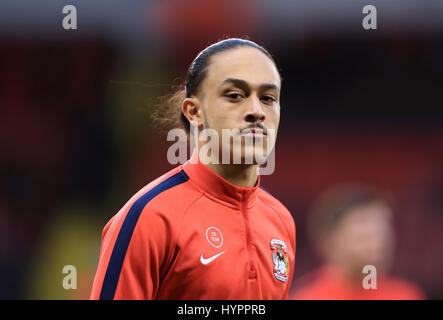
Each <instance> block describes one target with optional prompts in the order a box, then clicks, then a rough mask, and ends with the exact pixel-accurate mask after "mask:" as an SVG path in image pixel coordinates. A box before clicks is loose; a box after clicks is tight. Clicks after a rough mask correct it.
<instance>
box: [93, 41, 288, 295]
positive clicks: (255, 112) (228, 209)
mask: <svg viewBox="0 0 443 320" xmlns="http://www.w3.org/2000/svg"><path fill="white" fill-rule="evenodd" d="M280 87H281V78H280V74H279V72H278V69H277V66H276V64H275V62H274V60H273V58H272V56H271V55H270V54H269V53H268V52H267V51H266V50H265V49H264V48H263V47H261V46H259V45H257V44H256V43H254V42H252V41H249V40H243V39H226V40H223V41H220V42H217V43H215V44H213V45H211V46H209V47H207V48H206V49H205V50H203V51H202V52H200V54H199V55H198V56H197V57H196V58H195V60H194V61H193V62H192V64H191V66H190V68H189V71H188V75H187V80H186V84H185V87H184V89H183V90H179V91H178V92H177V93H175V94H173V95H172V97H171V99H172V100H167V105H165V106H163V107H164V110H166V111H170V113H169V114H167V116H169V118H172V119H174V118H176V119H177V121H181V122H180V123H181V126H183V127H184V128H185V130H186V132H187V134H189V133H190V124H191V123H192V124H193V125H194V126H195V128H197V129H198V130H204V129H213V130H215V131H216V133H217V137H215V138H214V137H211V139H219V144H218V146H219V148H220V150H218V149H217V151H219V152H218V153H217V155H215V154H214V153H216V152H213V153H212V151H211V152H209V153H210V155H209V157H211V158H212V160H215V161H210V162H209V163H207V164H205V163H203V162H202V161H201V158H202V153H201V152H200V153H199V152H194V153H193V155H192V156H191V160H190V161H188V162H186V163H185V164H184V165H181V166H179V167H177V168H175V169H173V170H171V171H170V172H168V173H166V174H165V175H163V176H162V177H160V178H158V179H156V180H155V181H153V182H152V183H150V184H148V185H147V186H146V187H144V188H143V189H142V190H140V191H139V192H138V193H137V194H136V195H135V196H134V197H132V199H131V200H130V201H128V202H127V204H126V205H125V206H124V207H123V208H122V209H121V210H120V211H119V212H118V213H117V214H116V215H115V216H114V217H112V219H111V220H110V221H109V222H108V224H107V225H106V226H105V228H104V230H103V236H102V246H101V252H100V262H99V266H98V269H97V273H96V276H95V279H94V284H93V288H92V293H91V299H106V300H107V299H193V300H194V299H287V298H288V293H289V287H290V284H291V281H292V276H293V269H294V260H295V224H294V221H293V218H292V216H291V214H290V212H289V211H288V210H287V209H286V208H285V207H284V206H283V205H282V204H281V203H280V202H279V201H278V200H277V199H275V198H274V197H273V196H271V195H270V194H269V193H267V192H266V191H264V190H263V189H261V188H259V186H260V175H259V170H258V169H259V161H258V160H257V158H256V156H257V154H258V153H256V151H257V150H256V149H257V148H260V150H261V151H264V152H261V155H263V154H265V157H267V155H269V153H270V152H271V151H272V149H273V144H274V143H275V138H276V134H275V135H272V133H271V131H275V132H276V131H277V128H278V124H279V120H280V100H279V98H280ZM224 129H228V130H237V133H236V135H238V136H240V137H242V136H247V135H249V136H252V137H256V138H258V139H263V140H264V139H265V137H266V136H267V135H268V134H269V135H272V139H273V141H270V142H267V143H266V144H264V143H263V144H261V146H259V145H257V144H255V143H254V145H247V144H246V142H243V138H241V139H240V140H241V141H242V142H241V143H240V144H239V145H241V149H242V151H241V162H240V163H235V162H234V163H232V158H233V148H232V143H233V142H232V139H228V140H227V141H223V139H221V138H222V136H223V135H222V130H224ZM200 143H201V144H200ZM204 143H205V142H202V141H201V140H199V148H198V150H202V146H203V145H204ZM270 143H271V145H270ZM226 145H228V147H227V146H226ZM229 145H231V146H230V147H229ZM225 147H226V148H227V150H230V156H231V161H230V162H229V163H227V164H226V163H225V162H223V163H222V161H221V157H220V156H221V155H222V154H223V153H224V152H223V151H224V150H226V149H224V148H225ZM251 154H254V157H255V160H254V162H251V163H247V162H245V159H246V157H247V155H251ZM218 157H220V158H218Z"/></svg>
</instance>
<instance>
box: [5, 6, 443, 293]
mask: <svg viewBox="0 0 443 320" xmlns="http://www.w3.org/2000/svg"><path fill="white" fill-rule="evenodd" d="M68 4H71V5H74V6H76V8H77V24H78V29H77V30H64V29H63V27H62V20H63V18H64V16H65V15H64V14H63V13H62V9H63V7H64V6H65V5H68ZM366 4H367V3H365V2H364V1H352V2H350V1H344V0H341V1H340V0H335V1H319V0H315V1H313V0H311V1H308V0H304V1H294V2H289V1H284V0H277V1H265V0H247V1H241V2H238V1H237V2H236V1H234V0H226V1H208V0H205V1H204V0H190V1H186V2H184V1H178V0H172V1H154V0H151V1H141V0H128V1H117V0H112V1H104V0H100V1H98V0H97V1H86V0H82V1H71V2H69V3H64V2H63V1H56V2H54V1H49V0H41V1H21V0H19V1H10V0H5V1H2V2H1V3H0V237H1V238H0V283H1V284H2V285H1V286H0V298H2V299H79V298H80V299H87V298H88V297H89V293H90V290H91V286H92V279H93V276H94V272H95V269H96V267H97V263H98V257H99V248H100V240H101V232H102V229H103V227H104V225H105V224H106V222H107V221H108V220H109V219H110V218H111V217H112V216H113V215H114V214H115V213H116V212H117V211H118V210H119V209H120V208H121V207H122V206H123V205H124V203H125V202H126V201H127V200H128V199H129V198H130V197H131V196H132V195H133V194H134V193H135V192H136V191H138V190H139V189H140V188H141V187H143V186H144V185H146V184H147V183H148V182H150V181H151V180H153V179H154V178H156V177H158V176H160V175H161V174H163V173H164V172H166V171H167V170H170V169H171V166H170V165H169V164H168V162H167V159H166V152H167V149H168V147H169V146H170V142H167V141H166V136H165V135H164V134H163V133H162V132H160V131H159V130H158V129H156V128H155V127H154V126H153V124H152V121H151V119H150V113H151V112H152V110H153V108H154V106H155V101H156V97H158V96H160V95H163V94H166V93H168V92H170V90H171V88H172V85H173V84H174V83H176V82H177V78H179V79H180V78H181V79H183V78H184V77H185V72H186V69H187V68H188V66H189V64H190V63H191V62H192V59H193V58H194V57H195V55H196V54H197V53H198V52H200V51H201V50H202V49H204V48H205V47H206V46H207V45H209V44H211V43H213V42H215V41H217V40H220V39H222V38H224V37H226V36H229V37H244V36H248V37H249V38H250V39H251V40H253V41H255V42H257V43H259V44H261V45H263V46H264V47H265V48H267V49H268V50H269V51H270V52H271V53H272V54H273V55H274V57H275V59H276V61H277V64H278V66H279V68H280V70H281V74H282V77H283V85H282V98H281V123H280V131H279V135H278V140H277V146H276V171H275V173H274V174H273V175H270V176H265V177H263V181H262V183H263V185H264V186H265V187H266V188H267V189H268V190H270V191H271V192H272V194H274V195H275V196H276V197H277V198H278V199H279V200H280V201H281V202H282V203H283V204H285V205H286V206H287V207H288V209H289V210H290V211H291V213H292V214H293V216H294V219H295V222H296V226H297V253H296V265H295V275H294V284H296V283H297V280H298V278H299V277H300V276H301V275H303V274H305V273H306V272H308V271H309V270H311V269H313V268H315V267H317V266H318V265H319V264H320V259H319V257H318V256H317V255H316V254H315V251H314V250H313V247H312V244H311V243H310V242H309V239H308V235H307V230H306V218H307V213H308V212H309V211H310V209H311V207H312V205H313V203H314V202H315V201H316V199H317V198H318V196H319V195H320V194H321V193H322V192H323V191H324V190H326V189H328V188H329V187H330V186H332V185H335V184H337V183H342V182H347V181H352V182H357V183H363V184H365V185H370V186H372V187H374V188H377V189H380V190H385V191H388V192H389V193H390V194H391V197H392V199H393V200H394V201H393V208H392V210H393V216H394V217H393V219H394V228H395V231H396V251H395V257H394V263H393V267H392V273H393V274H395V275H398V276H400V277H403V278H406V279H409V280H411V281H414V282H415V283H416V284H418V285H419V286H421V287H422V288H423V290H424V291H425V293H426V296H427V297H428V298H430V299H442V298H443V279H442V278H441V276H440V275H441V271H442V270H443V254H442V252H443V148H442V141H443V112H442V108H441V106H442V89H443V3H442V2H441V1H438V0H434V1H432V0H429V1H421V0H415V1H413V0H407V1H388V2H386V1H372V2H371V4H372V5H375V6H376V8H377V13H378V22H377V24H378V29H377V30H364V29H363V27H362V23H361V21H362V19H363V17H364V15H363V14H362V8H363V6H364V5H366ZM65 265H74V266H76V267H77V271H78V274H77V278H78V279H77V280H78V289H76V290H65V289H64V288H63V287H62V280H63V277H64V274H63V273H62V269H63V266H65Z"/></svg>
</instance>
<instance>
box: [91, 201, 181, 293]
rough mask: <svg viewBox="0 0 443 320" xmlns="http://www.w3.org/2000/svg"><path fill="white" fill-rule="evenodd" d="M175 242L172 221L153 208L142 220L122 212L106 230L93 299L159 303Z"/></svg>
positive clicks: (143, 212)
mask: <svg viewBox="0 0 443 320" xmlns="http://www.w3.org/2000/svg"><path fill="white" fill-rule="evenodd" d="M133 207H134V206H133ZM173 241H174V239H173V237H172V230H171V224H170V223H169V221H168V219H167V218H166V217H165V216H164V215H163V214H161V213H160V212H158V211H155V210H153V209H152V208H151V207H150V206H149V205H148V206H146V207H145V208H142V209H141V213H140V214H138V217H137V214H136V213H134V210H133V209H128V210H127V212H124V211H123V212H119V213H118V214H117V215H116V216H114V217H113V218H112V219H111V220H110V221H109V223H108V224H107V225H106V227H105V228H104V230H103V235H102V245H101V249H100V260H99V264H98V268H97V273H96V275H95V279H94V284H93V288H92V292H91V299H103V300H106V299H125V300H136V299H137V300H139V299H155V297H156V294H157V291H158V288H159V285H160V279H161V278H162V276H163V273H164V270H167V266H168V265H169V263H171V262H172V257H171V256H170V255H169V254H168V253H169V252H171V251H172V250H170V248H171V247H172V245H173Z"/></svg>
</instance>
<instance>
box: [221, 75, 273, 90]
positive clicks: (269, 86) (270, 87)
mask: <svg viewBox="0 0 443 320" xmlns="http://www.w3.org/2000/svg"><path fill="white" fill-rule="evenodd" d="M227 83H230V84H233V85H234V86H236V87H238V88H240V89H242V90H243V91H245V92H249V91H250V90H251V88H250V86H249V84H248V83H247V82H246V81H245V80H242V79H235V78H227V79H226V80H224V81H223V82H222V83H221V84H220V86H222V85H224V84H227ZM259 90H260V91H265V90H277V91H278V90H279V89H278V86H276V85H275V84H273V83H263V84H261V85H260V87H259Z"/></svg>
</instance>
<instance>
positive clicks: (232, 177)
mask: <svg viewBox="0 0 443 320" xmlns="http://www.w3.org/2000/svg"><path fill="white" fill-rule="evenodd" d="M207 167H208V168H209V169H211V170H212V171H213V172H215V173H216V174H218V175H219V176H221V177H223V178H224V179H226V180H228V181H229V182H230V183H232V184H233V185H236V186H238V187H255V185H256V184H257V178H258V165H251V164H249V165H242V164H213V163H209V164H207Z"/></svg>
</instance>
